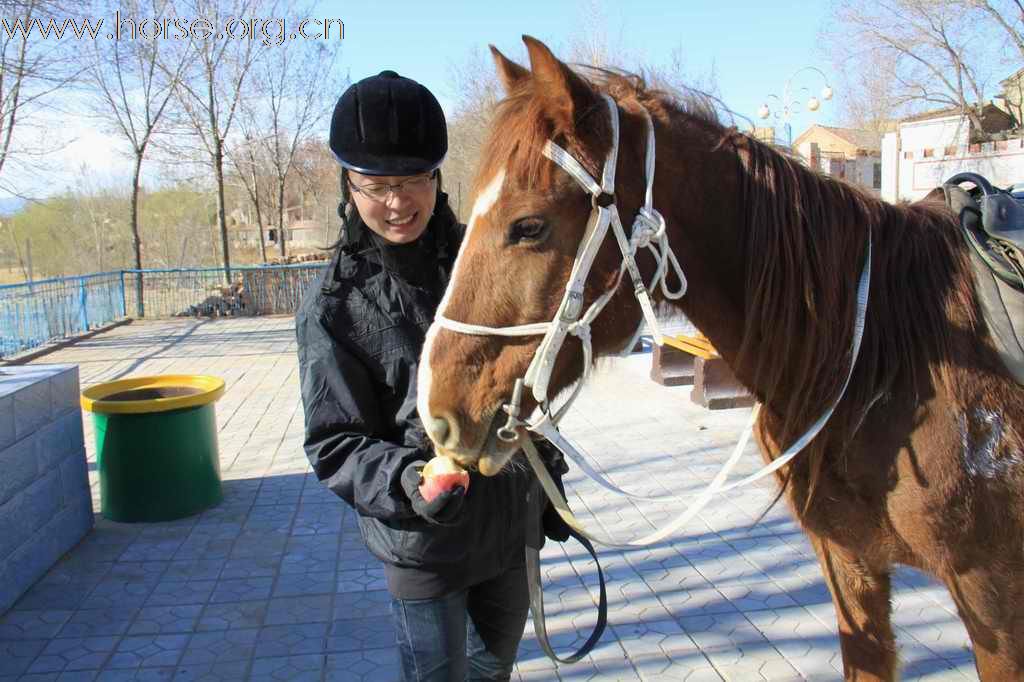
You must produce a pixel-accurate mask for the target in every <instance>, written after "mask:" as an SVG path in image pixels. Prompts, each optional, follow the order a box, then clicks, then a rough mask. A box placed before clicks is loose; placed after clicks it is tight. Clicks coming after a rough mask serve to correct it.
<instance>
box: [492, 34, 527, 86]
mask: <svg viewBox="0 0 1024 682" xmlns="http://www.w3.org/2000/svg"><path fill="white" fill-rule="evenodd" d="M489 47H490V48H491V54H492V55H493V56H494V66H495V67H496V68H497V69H498V80H500V81H501V85H502V87H503V88H505V93H506V94H509V93H511V92H512V91H513V90H515V89H516V88H517V87H519V86H520V85H522V84H523V83H525V82H526V80H527V79H528V78H529V77H530V71H529V70H528V69H526V68H524V67H522V66H519V65H518V64H516V63H515V62H514V61H512V60H511V59H509V58H508V57H506V56H505V55H503V54H502V53H501V52H500V51H499V50H498V48H496V47H495V46H494V45H490V46H489Z"/></svg>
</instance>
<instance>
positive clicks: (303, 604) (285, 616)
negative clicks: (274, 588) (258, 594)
mask: <svg viewBox="0 0 1024 682" xmlns="http://www.w3.org/2000/svg"><path fill="white" fill-rule="evenodd" d="M331 607H332V601H331V595H314V596H300V597H280V598H275V599H271V600H270V601H269V602H268V607H267V618H266V624H267V625H289V624H294V623H326V622H327V621H329V620H331Z"/></svg>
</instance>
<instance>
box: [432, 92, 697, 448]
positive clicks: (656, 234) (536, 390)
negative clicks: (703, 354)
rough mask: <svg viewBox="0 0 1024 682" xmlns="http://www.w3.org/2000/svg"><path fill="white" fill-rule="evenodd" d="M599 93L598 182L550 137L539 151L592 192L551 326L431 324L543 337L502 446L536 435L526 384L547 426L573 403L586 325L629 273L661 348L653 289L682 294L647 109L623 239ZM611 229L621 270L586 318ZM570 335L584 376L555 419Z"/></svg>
mask: <svg viewBox="0 0 1024 682" xmlns="http://www.w3.org/2000/svg"><path fill="white" fill-rule="evenodd" d="M602 96H603V97H604V100H605V102H606V104H607V105H608V111H609V113H610V115H611V123H612V149H611V151H610V152H609V154H608V158H607V159H606V160H605V163H604V170H603V172H602V176H601V182H600V183H598V182H597V181H595V180H594V179H593V178H592V177H590V174H589V173H587V171H586V170H584V168H583V166H581V165H580V164H579V162H577V161H576V159H574V158H573V157H572V156H571V155H570V154H569V153H568V152H567V151H565V150H564V149H562V148H561V147H559V146H558V145H557V144H555V143H554V142H552V141H550V140H548V142H547V144H546V145H545V146H544V152H543V153H544V155H545V156H547V157H548V158H549V159H551V160H552V161H554V162H555V163H556V164H558V165H559V166H561V167H562V168H563V169H564V170H565V171H566V172H567V173H569V175H571V176H572V177H573V178H574V179H575V180H576V182H578V183H579V184H580V185H581V186H582V187H583V189H585V190H586V191H587V192H588V193H589V194H590V196H591V205H592V206H593V209H592V210H591V213H590V219H589V220H588V222H587V229H586V232H585V233H584V235H583V239H582V240H581V241H580V246H579V249H578V250H577V252H576V260H575V261H574V263H573V268H572V273H571V274H570V276H569V281H568V282H567V283H566V285H565V293H564V295H563V296H562V302H561V305H559V306H558V312H557V313H556V314H555V317H554V319H553V320H551V321H550V322H539V323H536V324H524V325H518V326H512V327H486V326H483V325H478V324H467V323H465V322H457V321H455V320H452V319H449V318H447V317H445V316H444V315H442V314H441V313H438V314H437V316H436V317H435V318H434V321H435V322H436V323H437V324H438V325H439V326H441V327H443V328H445V329H449V330H451V331H454V332H459V333H462V334H473V335H477V336H537V335H540V334H543V335H544V338H543V339H542V340H541V342H540V345H539V346H538V347H537V350H536V352H535V353H534V355H533V360H532V361H531V362H530V366H529V368H527V370H526V376H525V377H523V378H522V379H518V380H517V381H516V387H515V390H514V392H513V398H512V401H511V403H510V404H508V405H506V406H505V408H504V409H505V410H506V412H508V413H509V422H508V424H506V425H505V427H504V428H502V429H501V430H500V431H499V433H498V436H499V437H500V438H501V439H502V440H504V441H506V442H514V441H515V440H517V439H518V434H517V433H516V431H515V427H516V426H527V427H529V428H530V430H534V431H536V430H537V428H538V426H539V424H530V423H528V422H523V421H520V420H519V411H520V404H521V402H522V388H523V386H525V387H527V388H530V389H531V390H532V391H533V397H534V399H535V400H536V401H537V403H538V404H539V405H540V406H541V410H542V411H543V413H544V420H543V421H549V422H550V423H551V424H552V426H554V425H556V424H557V423H558V421H559V420H560V419H561V417H562V416H563V415H564V414H565V412H566V410H567V409H568V408H569V406H570V405H571V404H572V402H573V401H574V400H575V399H576V396H577V395H578V393H579V389H580V387H581V386H582V385H583V382H584V381H585V380H586V378H587V376H588V375H589V372H590V367H591V365H592V364H593V363H592V359H593V348H592V346H591V340H590V325H591V324H592V323H593V321H594V319H595V318H596V317H597V316H598V314H600V312H601V311H602V310H603V309H604V307H605V305H607V304H608V301H609V300H611V298H612V296H613V295H614V294H615V292H616V291H617V290H618V288H619V284H620V283H621V281H622V276H623V274H624V273H626V272H629V276H630V278H631V279H632V281H633V291H634V293H635V294H636V297H637V300H638V301H639V302H640V308H641V310H642V311H643V317H644V320H645V321H646V322H647V325H648V327H650V329H651V331H652V332H653V334H654V340H655V343H657V344H658V345H661V343H662V336H661V328H660V327H659V325H658V320H657V318H656V317H655V315H654V307H653V306H652V304H651V292H652V291H653V290H654V289H655V287H657V286H659V285H660V287H661V292H662V294H663V295H664V296H665V298H668V299H678V298H681V297H682V296H683V294H685V293H686V277H685V276H684V275H683V270H682V268H681V267H679V261H677V260H676V257H675V254H674V253H672V250H671V249H670V248H669V245H668V236H667V235H666V233H665V219H664V218H662V216H661V214H660V213H658V212H657V211H656V210H655V209H654V205H653V204H654V197H653V192H654V162H655V156H654V149H655V141H654V124H653V123H652V121H651V118H650V116H649V115H648V114H647V112H646V111H644V112H643V113H644V118H645V120H646V123H647V163H646V174H647V192H646V194H645V196H644V205H643V206H642V207H641V208H640V210H639V211H638V212H637V215H636V218H635V219H634V221H633V230H632V235H631V236H630V237H629V238H627V237H626V233H625V231H624V230H623V228H622V221H621V219H620V218H619V211H618V209H617V208H616V206H615V194H614V193H615V166H616V165H617V163H618V156H619V110H618V107H617V106H616V104H615V100H613V99H612V98H611V97H609V96H608V95H602ZM609 226H610V227H611V228H612V231H613V233H614V234H615V239H616V241H617V242H618V245H619V249H620V250H621V251H622V266H621V267H620V268H619V273H618V276H617V277H616V280H615V283H614V284H613V285H612V286H611V287H610V288H609V289H608V290H607V291H605V292H604V293H602V294H601V295H600V296H599V297H598V298H597V300H595V301H594V302H593V303H592V304H591V305H590V307H589V308H588V309H587V311H586V313H583V292H584V287H585V285H586V282H587V277H588V276H589V275H590V270H591V268H592V267H593V265H594V259H595V258H596V256H597V251H598V249H600V248H601V245H602V244H603V243H604V239H605V237H606V236H607V234H608V228H609ZM643 247H647V248H648V249H649V250H650V251H651V252H652V253H653V254H654V257H655V260H656V261H657V264H658V266H657V269H656V271H655V273H654V278H653V279H652V280H651V283H650V285H647V284H645V283H644V281H643V278H642V277H641V275H640V269H639V268H638V267H637V264H636V254H637V252H638V251H639V250H640V249H641V248H643ZM669 265H671V266H672V268H673V269H674V270H675V273H676V277H678V279H679V282H680V286H679V289H678V290H675V291H673V290H671V289H669V286H668V283H667V278H666V277H665V275H666V273H667V271H668V267H669ZM581 313H582V314H581ZM642 328H643V325H639V326H638V328H637V331H636V333H635V334H634V335H633V338H632V339H631V340H630V343H629V344H628V345H627V346H626V348H627V349H629V348H632V347H633V345H634V344H635V343H636V339H637V337H638V336H639V334H640V331H641V330H642ZM570 334H571V335H573V336H575V337H577V338H578V339H579V340H580V342H581V343H582V344H583V363H584V364H583V376H582V377H581V379H580V381H579V382H578V383H577V384H576V388H575V390H574V391H573V393H572V395H571V396H570V397H569V399H568V400H567V401H566V402H565V404H564V405H562V407H561V408H560V409H559V410H558V412H557V413H556V414H554V415H551V414H550V409H549V408H550V402H549V397H548V389H549V386H550V381H551V372H552V371H553V370H554V367H555V360H556V358H557V357H558V352H559V351H560V350H561V349H562V344H564V343H565V339H566V337H567V336H568V335H570Z"/></svg>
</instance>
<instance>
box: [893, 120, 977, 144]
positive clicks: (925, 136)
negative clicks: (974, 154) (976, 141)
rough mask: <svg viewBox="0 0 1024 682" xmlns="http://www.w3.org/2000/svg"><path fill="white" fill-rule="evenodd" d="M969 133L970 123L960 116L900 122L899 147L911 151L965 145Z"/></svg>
mask: <svg viewBox="0 0 1024 682" xmlns="http://www.w3.org/2000/svg"><path fill="white" fill-rule="evenodd" d="M969 135H970V125H969V124H968V122H967V119H966V118H964V117H962V116H947V117H945V118H933V119H929V120H927V121H914V122H907V123H901V124H900V142H901V144H900V148H901V149H903V150H911V151H912V150H915V149H944V148H945V147H959V146H966V145H967V143H968V136H969Z"/></svg>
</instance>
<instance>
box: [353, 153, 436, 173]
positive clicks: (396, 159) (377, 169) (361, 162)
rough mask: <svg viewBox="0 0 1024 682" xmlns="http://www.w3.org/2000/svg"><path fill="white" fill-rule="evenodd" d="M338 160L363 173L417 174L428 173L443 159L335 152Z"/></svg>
mask: <svg viewBox="0 0 1024 682" xmlns="http://www.w3.org/2000/svg"><path fill="white" fill-rule="evenodd" d="M335 157H336V158H337V159H338V162H339V163H340V164H341V165H342V166H343V167H344V168H347V169H348V170H352V171H355V172H356V173H362V174H363V175H385V176H386V175H399V176H401V175H419V174H421V173H429V172H431V171H433V170H434V169H435V168H437V167H439V166H440V165H441V163H442V162H443V161H444V157H441V158H440V159H423V158H420V157H415V156H391V155H388V156H381V155H378V154H347V155H346V156H345V157H344V158H342V157H341V156H338V155H337V154H335Z"/></svg>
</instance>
